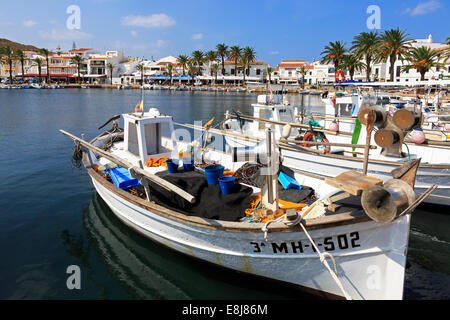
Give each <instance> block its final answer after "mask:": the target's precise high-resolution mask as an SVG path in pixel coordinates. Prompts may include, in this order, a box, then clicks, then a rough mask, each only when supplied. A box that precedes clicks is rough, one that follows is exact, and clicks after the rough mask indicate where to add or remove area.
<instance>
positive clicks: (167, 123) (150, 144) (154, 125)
mask: <svg viewBox="0 0 450 320" xmlns="http://www.w3.org/2000/svg"><path fill="white" fill-rule="evenodd" d="M122 117H123V121H124V147H123V150H124V152H125V153H129V154H131V155H133V156H135V157H138V158H139V160H141V161H142V163H145V161H146V160H147V159H148V158H149V157H150V156H151V157H153V158H162V157H170V154H171V150H175V149H176V140H175V139H168V141H169V143H171V144H172V145H171V146H164V145H163V144H162V136H163V134H164V136H167V134H168V136H169V137H172V136H173V134H174V127H173V120H172V117H170V116H167V115H162V114H160V113H159V111H158V110H157V109H150V111H149V112H145V113H143V114H142V115H141V114H137V113H129V114H123V115H122ZM163 131H164V132H163ZM166 147H168V148H166Z"/></svg>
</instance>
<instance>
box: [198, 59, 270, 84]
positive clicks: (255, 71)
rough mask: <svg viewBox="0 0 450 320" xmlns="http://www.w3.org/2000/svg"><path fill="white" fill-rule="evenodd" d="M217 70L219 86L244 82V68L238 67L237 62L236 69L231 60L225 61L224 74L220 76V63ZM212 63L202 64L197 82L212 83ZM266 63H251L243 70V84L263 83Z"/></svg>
mask: <svg viewBox="0 0 450 320" xmlns="http://www.w3.org/2000/svg"><path fill="white" fill-rule="evenodd" d="M214 63H217V64H218V66H219V68H218V71H217V82H218V83H220V84H225V83H229V84H234V83H236V84H242V83H243V82H244V67H242V66H239V62H238V65H237V68H236V65H235V62H234V61H233V60H225V61H224V67H225V74H222V62H221V61H219V60H218V61H217V62H214ZM212 65H213V63H208V64H204V65H203V66H202V75H201V76H199V77H198V80H200V81H202V82H211V83H212V82H214V81H215V78H216V75H215V74H214V72H213V71H212V69H211V67H212ZM267 67H268V65H267V63H265V62H264V61H253V62H251V63H250V65H249V67H248V68H247V69H246V70H245V82H258V83H263V82H264V81H265V79H266V77H267Z"/></svg>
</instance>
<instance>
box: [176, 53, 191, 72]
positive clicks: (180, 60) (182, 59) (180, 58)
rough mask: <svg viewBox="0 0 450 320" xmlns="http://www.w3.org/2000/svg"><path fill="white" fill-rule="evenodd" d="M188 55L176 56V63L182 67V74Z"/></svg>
mask: <svg viewBox="0 0 450 320" xmlns="http://www.w3.org/2000/svg"><path fill="white" fill-rule="evenodd" d="M188 61H189V58H188V56H184V55H179V56H178V58H177V63H178V64H179V65H180V66H181V68H183V76H184V75H185V73H184V70H185V69H186V64H187V63H188Z"/></svg>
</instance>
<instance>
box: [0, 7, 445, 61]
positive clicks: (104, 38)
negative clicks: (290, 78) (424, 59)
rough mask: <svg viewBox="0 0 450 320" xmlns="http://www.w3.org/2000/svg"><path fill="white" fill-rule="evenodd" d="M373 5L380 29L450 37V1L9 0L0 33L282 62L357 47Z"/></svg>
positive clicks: (27, 39) (56, 42)
mask: <svg viewBox="0 0 450 320" xmlns="http://www.w3.org/2000/svg"><path fill="white" fill-rule="evenodd" d="M74 6H75V8H76V10H73V8H74ZM369 6H377V8H379V22H380V23H379V26H376V25H375V27H380V29H379V31H380V32H382V31H383V30H387V29H391V28H397V27H399V28H400V29H401V30H405V31H406V32H407V33H408V34H409V35H410V37H411V38H413V39H423V38H426V37H427V36H428V35H429V34H431V35H432V36H433V41H434V42H444V41H445V39H446V38H447V37H450V22H449V21H450V20H449V17H450V0H400V1H398V0H391V1H384V0H383V1H381V0H371V1H365V0H341V1H332V0H314V1H306V0H258V1H256V0H226V1H219V0H183V1H178V0H166V1H165V0H158V1H154V0H147V1H142V0H127V1H124V0H78V1H77V0H70V1H66V0H58V1H54V0H41V1H35V0H33V1H29V0H22V1H5V0H2V3H1V6H0V38H6V39H9V40H12V41H16V42H20V43H23V44H31V45H34V46H37V47H39V48H48V49H50V50H55V49H56V48H57V47H58V46H60V47H61V48H62V50H69V49H72V44H73V42H75V43H76V46H77V47H78V48H83V47H88V48H94V49H97V50H99V51H106V50H123V51H124V53H125V55H127V56H134V57H144V58H147V59H151V58H152V57H153V58H154V59H159V58H162V57H164V56H167V55H173V56H178V55H180V54H185V55H190V54H191V53H192V51H194V50H201V51H208V50H213V49H215V47H216V45H217V44H218V43H225V44H226V45H228V46H234V45H238V46H241V47H244V46H250V47H252V48H254V50H255V51H256V56H257V58H258V60H264V61H266V62H267V63H269V64H270V65H272V66H276V65H277V64H278V63H279V62H280V61H281V60H282V59H291V60H292V59H304V60H307V61H309V62H311V61H312V60H313V59H316V60H317V59H320V56H321V55H320V54H321V52H322V51H323V48H324V46H325V45H327V44H328V43H329V42H330V41H338V40H339V41H344V42H346V43H347V45H350V44H351V42H352V40H353V37H354V36H355V35H357V34H358V33H360V32H364V31H366V32H368V31H372V30H371V29H369V27H374V24H373V23H369V26H368V24H367V21H368V20H370V21H371V22H374V21H376V20H373V18H374V17H376V16H374V14H376V12H374V11H371V10H369V13H367V11H368V8H369ZM77 8H78V9H79V13H80V14H79V15H78V14H77V12H78V9H77ZM78 18H79V19H78Z"/></svg>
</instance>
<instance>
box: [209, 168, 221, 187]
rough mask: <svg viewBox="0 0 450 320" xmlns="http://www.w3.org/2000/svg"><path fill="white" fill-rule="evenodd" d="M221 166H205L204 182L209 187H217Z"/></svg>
mask: <svg viewBox="0 0 450 320" xmlns="http://www.w3.org/2000/svg"><path fill="white" fill-rule="evenodd" d="M223 169H224V167H223V166H207V167H206V168H205V175H206V181H207V182H208V184H209V185H210V186H214V185H217V184H218V183H219V180H218V179H219V178H220V177H222V175H223Z"/></svg>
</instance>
